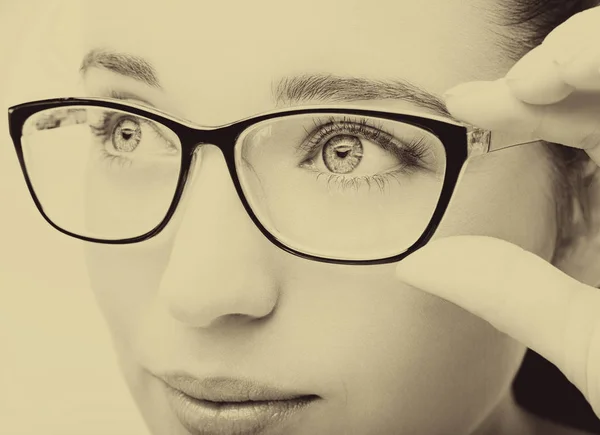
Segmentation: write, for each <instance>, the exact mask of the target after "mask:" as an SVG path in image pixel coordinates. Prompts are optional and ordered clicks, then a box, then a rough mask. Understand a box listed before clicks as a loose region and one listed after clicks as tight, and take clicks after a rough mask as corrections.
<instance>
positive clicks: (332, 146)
mask: <svg viewBox="0 0 600 435" xmlns="http://www.w3.org/2000/svg"><path fill="white" fill-rule="evenodd" d="M396 142H397V141H396V140H395V139H394V137H393V136H391V135H390V134H388V133H386V132H384V131H382V130H380V129H377V128H375V127H372V126H368V125H366V124H364V123H361V122H355V121H338V120H336V121H334V122H331V123H327V124H323V125H322V126H320V127H319V128H318V129H317V131H316V132H314V133H312V134H311V136H310V140H309V144H308V145H307V146H306V148H308V149H309V150H311V151H310V152H309V156H308V158H307V159H305V160H304V161H303V162H302V163H301V165H300V166H301V167H305V168H309V169H312V170H316V171H318V172H319V173H328V174H334V175H351V176H370V175H374V174H381V173H384V172H386V171H390V170H393V169H397V168H399V167H403V166H406V165H407V164H409V162H408V160H407V159H406V158H405V157H404V156H403V155H401V154H402V146H401V145H396ZM394 150H396V151H397V152H394Z"/></svg>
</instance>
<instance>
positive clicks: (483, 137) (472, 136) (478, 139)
mask: <svg viewBox="0 0 600 435" xmlns="http://www.w3.org/2000/svg"><path fill="white" fill-rule="evenodd" d="M467 128H468V130H467V142H468V150H469V151H468V152H469V157H470V156H479V155H481V154H485V153H487V152H488V151H489V150H490V144H491V140H492V132H491V131H489V130H484V129H482V128H479V127H467Z"/></svg>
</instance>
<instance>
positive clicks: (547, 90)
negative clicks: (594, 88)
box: [506, 45, 600, 104]
mask: <svg viewBox="0 0 600 435" xmlns="http://www.w3.org/2000/svg"><path fill="white" fill-rule="evenodd" d="M599 82H600V80H599ZM506 84H507V85H508V89H509V90H510V91H511V93H512V94H513V95H514V96H515V97H516V98H517V99H519V100H521V101H523V102H525V103H529V104H552V103H555V102H558V101H561V100H563V99H564V98H566V97H567V96H568V95H569V94H571V92H573V91H574V90H575V87H574V86H572V85H570V84H568V83H566V82H565V80H563V78H562V76H561V75H560V71H559V68H558V67H557V64H556V62H555V60H554V57H553V53H552V51H551V50H549V49H548V48H547V47H546V46H543V45H540V46H538V47H536V48H534V49H533V50H531V51H530V52H528V53H527V54H526V55H525V56H523V57H522V58H521V59H520V60H519V61H518V62H517V63H515V65H514V66H513V67H512V68H511V69H510V70H509V71H508V73H507V74H506Z"/></svg>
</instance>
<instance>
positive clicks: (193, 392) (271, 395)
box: [159, 373, 317, 403]
mask: <svg viewBox="0 0 600 435" xmlns="http://www.w3.org/2000/svg"><path fill="white" fill-rule="evenodd" d="M159 378H160V379H162V381H163V382H165V383H166V384H167V385H168V386H169V387H171V388H173V389H175V390H178V391H180V392H182V393H184V394H185V395H187V396H190V397H192V398H194V399H197V400H204V401H209V402H225V403H236V402H268V401H276V400H294V399H300V398H308V397H309V396H311V397H313V398H316V397H317V396H316V395H314V394H306V393H300V392H296V391H289V390H283V389H280V388H277V387H274V386H271V385H266V384H262V383H258V382H254V381H251V380H248V379H240V378H230V377H210V378H203V379H197V378H195V377H193V376H190V375H188V374H186V373H168V374H165V375H162V376H159Z"/></svg>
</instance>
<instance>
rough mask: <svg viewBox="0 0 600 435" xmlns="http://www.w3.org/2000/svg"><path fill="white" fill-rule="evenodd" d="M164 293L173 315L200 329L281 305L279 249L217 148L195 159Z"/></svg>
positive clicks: (261, 314) (209, 148) (162, 286)
mask: <svg viewBox="0 0 600 435" xmlns="http://www.w3.org/2000/svg"><path fill="white" fill-rule="evenodd" d="M190 176H191V179H190V180H189V181H188V184H187V187H186V190H185V192H184V195H183V198H182V199H181V203H180V205H179V207H178V211H177V216H175V217H174V220H173V222H172V225H174V226H175V228H174V229H173V232H174V235H173V242H172V243H173V244H172V247H171V254H170V257H169V262H168V265H167V268H166V270H165V272H164V274H163V277H162V280H161V283H160V290H159V295H160V297H161V299H162V300H163V301H164V303H165V304H166V306H167V309H168V311H169V312H170V315H171V316H173V317H174V318H175V319H177V320H178V321H179V322H181V323H184V324H186V325H189V326H193V327H196V328H209V327H216V326H217V325H222V324H223V323H230V322H237V323H239V322H243V321H251V320H256V319H261V318H264V317H266V316H268V315H269V314H270V313H271V312H272V311H273V310H274V308H275V306H276V304H277V300H278V288H277V283H276V279H275V274H274V269H272V267H270V265H271V264H272V262H271V261H270V257H271V255H272V253H273V252H272V251H273V247H272V246H270V242H268V240H266V238H265V237H264V236H263V235H262V234H261V233H260V231H259V230H258V228H256V226H255V225H254V224H253V223H252V221H251V220H250V218H249V216H248V214H247V213H246V211H245V209H244V207H243V205H242V203H241V201H240V200H239V198H238V196H237V193H236V191H235V187H234V185H233V182H232V180H231V177H230V175H229V171H228V169H227V166H226V163H225V159H224V157H223V155H222V153H221V151H220V150H219V149H217V148H216V147H214V146H210V145H205V146H202V147H201V148H199V151H198V152H197V153H196V154H195V158H194V164H193V167H192V170H191V174H190Z"/></svg>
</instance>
